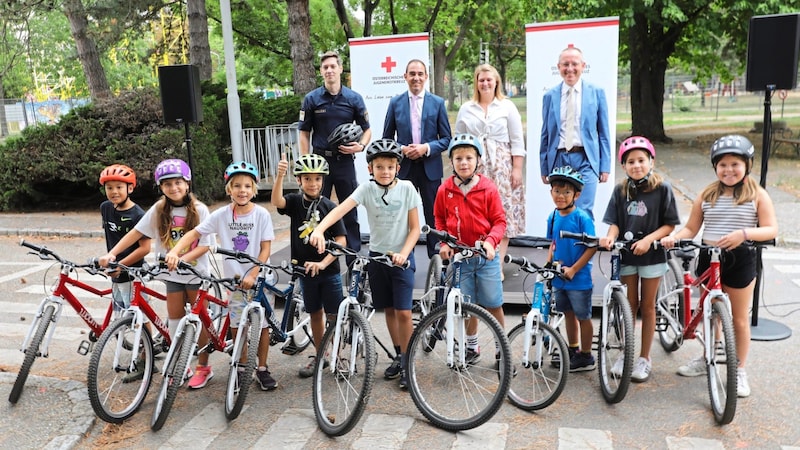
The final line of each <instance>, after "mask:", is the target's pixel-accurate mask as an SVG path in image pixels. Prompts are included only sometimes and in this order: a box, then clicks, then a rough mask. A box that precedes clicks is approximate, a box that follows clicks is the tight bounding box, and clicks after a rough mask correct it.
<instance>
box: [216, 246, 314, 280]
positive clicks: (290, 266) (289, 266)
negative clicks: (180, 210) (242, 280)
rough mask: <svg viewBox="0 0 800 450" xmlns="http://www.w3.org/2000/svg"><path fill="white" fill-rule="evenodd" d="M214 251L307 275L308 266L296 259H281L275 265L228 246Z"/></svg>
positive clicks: (294, 273) (276, 269) (273, 268)
mask: <svg viewBox="0 0 800 450" xmlns="http://www.w3.org/2000/svg"><path fill="white" fill-rule="evenodd" d="M214 252H216V253H218V254H220V255H225V256H227V257H230V258H233V259H236V260H239V261H247V262H251V263H253V265H256V266H260V267H264V268H267V269H272V270H274V271H278V270H281V271H283V272H285V273H287V274H289V275H293V276H295V275H296V276H300V277H304V276H305V275H306V268H305V267H303V266H300V265H298V264H297V261H296V260H292V261H291V262H286V261H281V263H280V265H273V264H270V263H266V262H262V261H259V259H258V258H256V257H255V256H252V255H250V254H247V253H245V252H242V251H239V250H229V249H227V248H221V247H216V248H215V249H214Z"/></svg>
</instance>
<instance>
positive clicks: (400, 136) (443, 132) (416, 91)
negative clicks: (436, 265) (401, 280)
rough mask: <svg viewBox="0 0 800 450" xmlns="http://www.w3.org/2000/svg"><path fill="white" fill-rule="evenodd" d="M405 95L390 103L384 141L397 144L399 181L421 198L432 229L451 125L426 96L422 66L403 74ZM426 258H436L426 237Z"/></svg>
mask: <svg viewBox="0 0 800 450" xmlns="http://www.w3.org/2000/svg"><path fill="white" fill-rule="evenodd" d="M403 78H405V80H406V83H408V92H404V93H402V94H400V95H397V96H395V97H394V98H392V100H391V101H390V102H389V109H388V110H387V111H386V120H385V121H384V125H383V137H384V138H387V139H394V140H396V141H397V142H398V143H399V144H400V145H401V146H402V150H403V154H404V155H405V159H404V160H403V162H402V163H401V164H400V173H399V176H400V178H402V179H404V180H409V181H411V182H412V183H413V184H414V186H416V187H417V190H418V191H419V194H420V197H422V208H423V212H424V214H425V223H427V224H428V225H430V226H433V224H434V219H433V201H434V200H435V199H436V191H437V190H438V189H439V185H441V184H442V176H443V173H444V172H443V167H442V152H443V151H444V150H447V146H448V145H449V144H450V122H449V121H448V119H447V108H445V105H444V99H442V98H441V97H438V96H436V95H433V94H431V93H430V92H425V82H426V81H428V70H427V68H426V66H425V63H423V62H422V61H420V60H418V59H412V60H411V61H409V62H408V64H407V65H406V72H405V74H403ZM427 244H428V257H429V258H430V257H432V256H433V255H435V254H437V253H438V252H437V251H436V248H435V246H436V241H435V240H434V239H433V238H432V237H431V235H428V237H427Z"/></svg>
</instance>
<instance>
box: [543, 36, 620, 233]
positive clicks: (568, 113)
mask: <svg viewBox="0 0 800 450" xmlns="http://www.w3.org/2000/svg"><path fill="white" fill-rule="evenodd" d="M584 68H586V62H584V60H583V52H581V51H580V50H579V49H578V48H577V47H574V46H572V45H570V46H569V47H567V48H566V49H564V50H562V51H561V54H560V55H559V57H558V71H559V73H561V78H562V79H563V80H564V81H563V82H562V83H559V84H558V85H557V86H555V87H554V88H552V89H550V90H549V91H547V93H546V94H545V95H544V99H543V102H542V136H541V145H540V146H539V162H540V164H539V167H540V170H541V175H542V181H543V182H544V183H545V184H549V181H548V180H547V175H548V174H550V173H551V172H552V171H553V169H554V168H555V167H561V166H572V168H574V169H575V170H577V171H579V172H580V173H581V175H582V176H583V181H584V183H585V185H584V188H583V192H582V193H581V196H580V198H578V199H577V200H576V201H575V203H576V205H577V206H579V207H581V208H583V209H585V210H586V211H587V212H588V213H589V215H590V216H592V217H594V215H593V213H592V209H593V208H594V197H595V193H596V192H597V183H598V182H600V183H605V182H606V181H608V176H609V173H610V172H611V147H610V138H609V136H610V134H609V128H608V105H607V103H606V94H605V92H604V91H603V89H602V88H600V87H597V86H593V85H591V84H589V83H584V82H583V81H582V80H581V74H583V69H584Z"/></svg>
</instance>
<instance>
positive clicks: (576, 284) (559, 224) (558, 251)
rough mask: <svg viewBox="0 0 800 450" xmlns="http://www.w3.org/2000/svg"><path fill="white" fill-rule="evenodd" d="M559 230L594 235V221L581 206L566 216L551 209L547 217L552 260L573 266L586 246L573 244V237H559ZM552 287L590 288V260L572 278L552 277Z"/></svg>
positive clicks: (566, 288)
mask: <svg viewBox="0 0 800 450" xmlns="http://www.w3.org/2000/svg"><path fill="white" fill-rule="evenodd" d="M561 231H570V232H572V233H586V234H587V235H589V236H594V233H595V231H594V221H592V218H591V217H589V214H588V213H587V212H586V210H584V209H583V208H578V207H575V208H573V210H572V211H571V212H570V213H569V214H567V215H566V216H562V215H561V212H560V211H553V212H552V213H550V216H549V217H548V218H547V239H550V240H551V241H553V244H554V245H555V247H554V248H553V261H558V262H560V263H561V264H562V265H564V266H568V267H571V266H574V265H575V263H576V262H578V260H579V259H580V258H581V256H583V253H584V252H585V251H586V250H587V247H586V246H583V245H575V240H574V239H566V238H562V237H561ZM553 287H556V288H559V289H565V290H570V291H585V290H588V289H592V287H593V285H592V261H591V260H589V262H588V263H586V265H585V266H583V268H582V269H581V270H579V271H578V273H576V274H575V276H574V277H573V278H572V280H570V281H567V280H564V279H562V278H558V277H556V278H554V279H553Z"/></svg>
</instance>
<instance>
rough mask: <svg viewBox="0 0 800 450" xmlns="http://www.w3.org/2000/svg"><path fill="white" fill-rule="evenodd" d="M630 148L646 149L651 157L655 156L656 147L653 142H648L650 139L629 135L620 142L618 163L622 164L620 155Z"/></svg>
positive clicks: (623, 154)
mask: <svg viewBox="0 0 800 450" xmlns="http://www.w3.org/2000/svg"><path fill="white" fill-rule="evenodd" d="M631 150H646V151H647V152H648V153H650V157H651V158H653V159H655V158H656V148H655V147H653V143H652V142H650V139H647V138H646V137H642V136H631V137H629V138H628V139H625V140H624V141H622V144H620V146H619V154H618V159H619V162H620V164H622V157H623V156H625V153H628V152H629V151H631Z"/></svg>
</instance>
